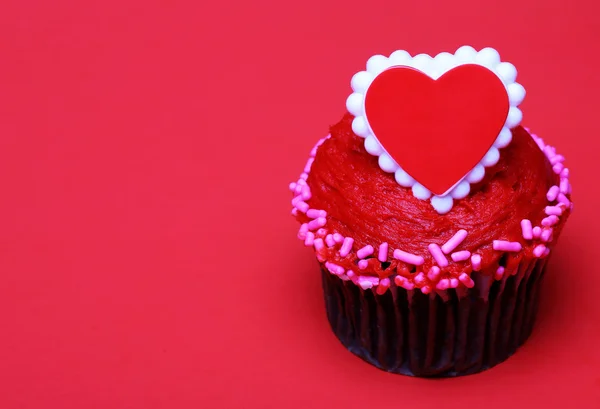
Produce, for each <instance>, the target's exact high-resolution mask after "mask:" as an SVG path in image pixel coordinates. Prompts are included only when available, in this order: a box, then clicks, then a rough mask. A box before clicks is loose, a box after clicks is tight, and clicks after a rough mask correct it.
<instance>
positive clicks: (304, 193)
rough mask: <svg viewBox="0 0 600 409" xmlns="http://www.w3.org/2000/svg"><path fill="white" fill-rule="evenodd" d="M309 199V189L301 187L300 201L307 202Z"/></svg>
mask: <svg viewBox="0 0 600 409" xmlns="http://www.w3.org/2000/svg"><path fill="white" fill-rule="evenodd" d="M311 197H312V195H311V193H310V188H309V187H308V186H302V199H304V200H309V199H310V198H311Z"/></svg>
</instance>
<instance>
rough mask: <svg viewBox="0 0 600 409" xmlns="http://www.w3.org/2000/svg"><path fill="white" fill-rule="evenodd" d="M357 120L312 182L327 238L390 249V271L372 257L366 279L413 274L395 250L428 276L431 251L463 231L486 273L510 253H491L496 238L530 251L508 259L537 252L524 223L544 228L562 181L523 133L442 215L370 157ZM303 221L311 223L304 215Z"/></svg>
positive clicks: (330, 143)
mask: <svg viewBox="0 0 600 409" xmlns="http://www.w3.org/2000/svg"><path fill="white" fill-rule="evenodd" d="M352 119H353V117H352V116H351V115H350V114H347V115H345V116H344V118H343V119H342V120H341V121H340V122H339V123H338V124H336V125H334V126H333V127H332V128H331V138H329V139H327V140H326V141H325V142H324V143H323V144H322V146H321V147H320V148H319V149H318V151H317V155H316V158H315V161H314V163H313V165H312V168H311V171H310V175H309V177H308V179H307V183H308V186H309V187H310V190H311V193H312V198H311V199H310V207H311V208H315V209H323V210H325V211H327V230H328V231H329V232H337V233H340V234H341V235H342V236H344V237H352V238H354V247H353V248H354V249H359V248H361V247H363V246H365V245H367V244H371V245H374V246H376V245H378V244H379V243H382V242H387V243H388V244H389V254H388V260H389V261H391V265H386V264H387V263H386V264H383V265H382V264H381V263H379V262H377V260H376V259H371V260H370V261H369V268H368V269H366V270H365V271H363V272H362V273H363V274H365V273H366V274H372V275H376V276H379V277H380V278H383V277H387V276H390V275H392V274H394V273H395V272H396V270H397V272H399V273H401V272H405V273H408V269H409V268H410V266H407V265H405V264H404V263H401V262H398V261H395V260H393V259H392V252H393V249H401V250H403V251H406V252H410V253H413V254H416V255H419V256H423V257H424V258H425V264H424V265H423V266H420V267H419V268H418V270H419V271H425V272H426V271H428V269H429V268H430V267H431V266H432V265H434V264H435V263H434V261H433V259H432V257H431V255H430V254H429V252H428V251H427V247H428V245H429V244H430V243H437V244H439V245H440V246H441V245H442V244H444V243H445V242H446V241H447V240H448V239H450V238H451V237H452V236H453V235H454V234H455V233H456V232H457V231H458V230H459V229H465V230H466V231H467V232H468V236H467V238H466V239H465V240H464V241H463V242H462V243H461V244H460V245H459V246H458V247H457V249H456V250H455V251H460V250H468V251H470V252H471V253H477V254H479V255H481V256H482V259H483V262H484V268H485V265H487V264H491V263H497V261H498V258H499V257H500V256H501V255H502V254H505V253H503V252H499V251H494V250H493V249H492V241H493V240H508V241H517V242H521V243H522V244H523V248H524V250H523V251H522V252H519V253H516V254H514V255H513V254H510V255H509V258H510V257H515V258H517V257H518V258H521V257H522V256H523V254H524V253H525V252H529V254H531V253H530V252H531V249H532V245H531V243H527V242H526V241H525V240H524V239H523V237H522V232H521V226H520V223H521V220H523V219H529V220H531V222H532V223H533V225H539V224H540V222H541V220H542V218H544V216H545V214H544V208H545V207H546V206H547V205H548V200H547V199H546V192H547V191H548V189H549V187H550V186H552V185H557V184H558V183H559V176H558V175H556V174H555V173H554V172H553V171H552V167H551V165H550V163H549V161H548V159H547V158H546V156H545V155H544V153H543V152H542V151H541V150H540V148H539V147H538V146H537V145H536V143H535V141H534V140H533V138H532V137H531V136H530V135H529V133H528V132H527V131H526V130H525V129H523V128H522V127H518V128H516V129H513V131H512V134H513V139H512V142H511V143H510V145H509V146H508V147H507V148H504V149H502V150H501V152H500V160H499V162H498V163H497V164H496V165H495V166H493V167H491V168H488V169H486V176H485V178H484V180H482V181H481V182H480V183H478V184H474V185H472V186H471V192H470V194H469V195H468V196H467V197H465V198H464V199H460V200H456V201H455V203H454V206H453V207H452V210H451V211H450V212H449V213H447V214H445V215H440V214H438V213H437V212H436V211H435V210H434V209H433V207H432V205H431V203H430V202H429V201H428V200H421V199H417V198H415V197H414V196H413V195H412V192H411V190H410V189H409V188H404V187H401V186H400V185H398V183H397V182H396V181H395V179H394V175H393V174H388V173H385V172H383V171H382V170H381V169H380V168H379V166H378V165H377V158H375V157H374V156H371V155H369V154H368V153H367V152H366V150H365V148H364V146H363V144H364V140H363V139H362V138H360V137H358V136H356V135H355V134H354V133H353V132H352ZM456 160H460V158H456ZM298 218H299V220H300V221H301V222H306V221H307V220H308V219H307V217H306V216H305V215H304V214H299V216H298ZM565 219H566V217H565ZM560 224H561V226H562V224H563V221H562V220H561V223H560ZM558 229H560V226H556V227H555V232H556V233H555V235H557V234H558V233H559V232H558ZM327 260H328V261H332V262H336V263H339V264H341V265H343V266H345V267H346V268H352V267H354V268H355V266H351V265H347V264H349V263H355V262H356V260H344V259H342V258H341V257H340V256H339V254H337V253H336V252H334V251H331V252H330V254H328V258H327ZM509 261H510V260H509ZM515 261H517V260H515ZM403 270H404V271H403ZM443 270H444V271H446V272H448V273H451V274H452V275H453V276H454V275H455V274H457V273H460V271H470V261H469V260H467V261H464V262H458V263H453V262H451V263H450V266H449V267H447V268H445V269H443Z"/></svg>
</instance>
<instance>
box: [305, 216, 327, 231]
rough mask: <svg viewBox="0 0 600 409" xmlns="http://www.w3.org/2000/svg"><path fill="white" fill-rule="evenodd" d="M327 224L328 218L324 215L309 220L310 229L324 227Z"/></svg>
mask: <svg viewBox="0 0 600 409" xmlns="http://www.w3.org/2000/svg"><path fill="white" fill-rule="evenodd" d="M326 224H327V219H326V218H324V217H318V218H316V219H314V220H311V221H309V222H308V229H309V230H315V229H318V228H319V227H323V226H325V225H326Z"/></svg>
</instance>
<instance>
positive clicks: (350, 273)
mask: <svg viewBox="0 0 600 409" xmlns="http://www.w3.org/2000/svg"><path fill="white" fill-rule="evenodd" d="M346 275H347V276H348V278H352V277H354V276H355V274H354V271H352V270H348V271H346Z"/></svg>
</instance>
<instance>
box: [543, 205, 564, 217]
mask: <svg viewBox="0 0 600 409" xmlns="http://www.w3.org/2000/svg"><path fill="white" fill-rule="evenodd" d="M545 211H546V214H547V215H548V216H552V215H554V216H560V215H561V214H562V212H563V211H562V209H561V208H560V207H559V206H546V210H545Z"/></svg>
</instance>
